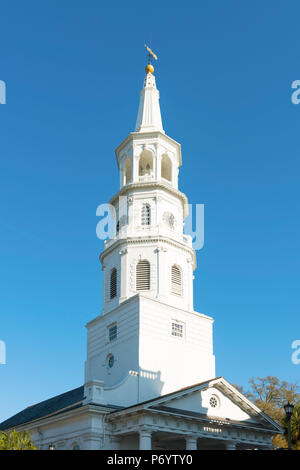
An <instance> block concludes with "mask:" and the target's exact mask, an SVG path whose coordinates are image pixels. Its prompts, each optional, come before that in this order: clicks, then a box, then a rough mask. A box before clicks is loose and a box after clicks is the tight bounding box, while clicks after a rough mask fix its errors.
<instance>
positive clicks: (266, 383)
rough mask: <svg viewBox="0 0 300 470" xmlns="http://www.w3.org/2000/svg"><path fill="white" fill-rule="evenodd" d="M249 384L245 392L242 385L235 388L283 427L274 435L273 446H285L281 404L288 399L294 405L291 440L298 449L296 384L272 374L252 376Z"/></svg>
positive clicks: (299, 398) (299, 403) (299, 424)
mask: <svg viewBox="0 0 300 470" xmlns="http://www.w3.org/2000/svg"><path fill="white" fill-rule="evenodd" d="M249 384H250V389H249V391H247V392H244V391H243V389H242V387H237V388H238V389H239V390H240V392H241V393H244V395H245V396H246V397H247V398H249V400H251V401H252V402H253V403H254V404H255V405H256V406H257V407H258V408H259V409H260V410H261V411H263V412H264V413H266V414H267V415H268V416H270V418H272V419H273V420H274V421H276V422H277V423H278V424H279V425H280V426H282V428H283V429H284V433H283V434H279V435H277V436H275V437H274V439H273V446H274V447H284V448H285V447H287V442H288V441H287V420H286V416H285V411H284V408H283V406H284V404H285V403H287V402H288V401H289V402H290V403H293V404H294V405H295V408H294V413H293V416H292V419H291V429H292V440H293V448H294V449H296V448H298V449H300V393H299V387H298V386H297V384H295V383H288V382H286V381H284V380H283V381H280V380H279V379H278V378H277V377H273V376H267V377H257V379H254V378H252V379H250V380H249Z"/></svg>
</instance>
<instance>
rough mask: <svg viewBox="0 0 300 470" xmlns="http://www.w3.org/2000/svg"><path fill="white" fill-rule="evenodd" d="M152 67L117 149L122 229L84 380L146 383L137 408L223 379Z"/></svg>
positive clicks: (177, 158)
mask: <svg viewBox="0 0 300 470" xmlns="http://www.w3.org/2000/svg"><path fill="white" fill-rule="evenodd" d="M153 71H154V69H153V66H152V65H151V64H148V66H147V67H146V76H145V79H144V87H143V89H142V91H141V94H140V105H139V112H138V118H137V124H136V129H135V131H134V132H131V133H130V134H129V135H128V136H127V137H126V139H125V140H124V141H123V142H122V143H121V144H120V145H119V147H118V148H117V149H116V157H117V162H118V168H119V171H120V190H119V192H118V193H117V194H115V195H114V196H113V197H112V198H111V200H110V204H111V205H112V206H113V210H112V212H113V213H114V214H115V227H116V230H115V234H114V236H112V237H111V238H110V239H109V240H107V241H105V242H104V249H103V251H102V253H101V254H100V261H101V263H102V273H103V305H102V314H101V315H100V316H99V317H97V318H95V319H94V320H92V321H91V322H90V323H89V324H88V325H87V327H88V354H87V361H86V382H90V381H94V380H98V381H102V382H104V384H105V385H106V386H107V387H112V388H111V390H115V386H116V385H117V384H118V383H119V382H121V381H122V380H124V378H126V377H129V376H130V377H133V376H135V377H138V379H137V382H136V386H135V387H136V389H135V390H134V392H132V396H131V397H130V399H132V400H133V402H138V401H142V400H146V399H148V398H151V397H152V396H155V395H160V394H163V393H168V392H170V391H173V390H176V389H179V388H181V387H185V386H188V385H191V384H193V383H196V382H200V381H202V380H205V379H208V378H211V377H214V376H215V369H214V356H213V349H212V346H213V345H212V323H213V320H212V318H210V317H207V316H206V315H202V314H198V313H197V312H195V311H194V307H193V271H194V270H195V269H196V255H195V251H194V249H193V246H192V239H191V237H190V236H189V235H186V234H184V232H183V227H184V220H185V218H186V217H187V215H188V200H187V197H186V196H185V194H184V193H182V192H181V191H179V190H178V174H179V167H180V166H181V163H182V161H181V146H180V144H179V143H178V142H176V141H174V140H173V139H171V138H170V137H168V136H167V135H166V134H165V132H164V131H163V127H162V121H161V114H160V107H159V93H158V90H157V88H156V84H155V78H154V75H153ZM191 361H192V362H191ZM192 363H193V364H194V365H192ZM132 374H135V375H132ZM130 380H131V379H130ZM109 390H110V389H109ZM112 393H113V392H112ZM130 393H131V392H130ZM111 403H112V402H111Z"/></svg>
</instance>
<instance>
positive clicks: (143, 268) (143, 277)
mask: <svg viewBox="0 0 300 470" xmlns="http://www.w3.org/2000/svg"><path fill="white" fill-rule="evenodd" d="M136 290H150V263H149V261H147V260H141V261H139V262H138V264H137V265H136Z"/></svg>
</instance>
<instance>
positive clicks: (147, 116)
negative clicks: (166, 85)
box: [135, 64, 164, 133]
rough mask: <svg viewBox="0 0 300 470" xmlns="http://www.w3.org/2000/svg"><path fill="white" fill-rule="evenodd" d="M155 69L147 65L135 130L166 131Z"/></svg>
mask: <svg viewBox="0 0 300 470" xmlns="http://www.w3.org/2000/svg"><path fill="white" fill-rule="evenodd" d="M153 71H154V68H153V66H152V65H151V64H149V65H147V67H146V76H145V79H144V86H143V89H142V91H141V92H140V105H139V112H138V117H137V120H136V126H135V132H153V131H160V132H163V133H164V130H163V126H162V120H161V114H160V106H159V91H158V89H157V88H156V84H155V77H154V75H153Z"/></svg>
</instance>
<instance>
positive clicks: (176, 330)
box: [172, 321, 184, 338]
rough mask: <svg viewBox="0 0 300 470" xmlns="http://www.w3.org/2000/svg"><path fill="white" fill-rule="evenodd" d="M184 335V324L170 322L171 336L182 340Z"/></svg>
mask: <svg viewBox="0 0 300 470" xmlns="http://www.w3.org/2000/svg"><path fill="white" fill-rule="evenodd" d="M183 334H184V324H183V323H180V322H177V321H172V336H177V337H178V338H183Z"/></svg>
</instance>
